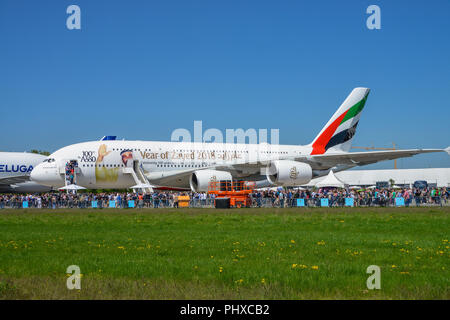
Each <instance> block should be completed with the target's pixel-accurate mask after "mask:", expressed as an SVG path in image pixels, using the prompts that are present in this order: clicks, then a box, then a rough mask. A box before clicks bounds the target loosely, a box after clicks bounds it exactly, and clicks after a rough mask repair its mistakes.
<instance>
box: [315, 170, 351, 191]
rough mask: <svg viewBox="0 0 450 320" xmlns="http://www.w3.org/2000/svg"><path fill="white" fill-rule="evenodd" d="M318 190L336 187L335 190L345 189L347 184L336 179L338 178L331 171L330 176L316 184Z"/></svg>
mask: <svg viewBox="0 0 450 320" xmlns="http://www.w3.org/2000/svg"><path fill="white" fill-rule="evenodd" d="M316 187H317V188H322V187H334V188H344V187H345V183H344V182H342V181H341V180H339V179H338V178H336V176H335V175H334V173H333V170H330V172H329V173H328V175H327V176H326V177H325V179H323V180H322V181H319V182H318V183H316Z"/></svg>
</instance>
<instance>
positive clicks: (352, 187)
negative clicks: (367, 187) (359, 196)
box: [350, 186, 362, 189]
mask: <svg viewBox="0 0 450 320" xmlns="http://www.w3.org/2000/svg"><path fill="white" fill-rule="evenodd" d="M350 189H362V187H361V186H351V187H350Z"/></svg>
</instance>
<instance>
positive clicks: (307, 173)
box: [266, 160, 312, 187]
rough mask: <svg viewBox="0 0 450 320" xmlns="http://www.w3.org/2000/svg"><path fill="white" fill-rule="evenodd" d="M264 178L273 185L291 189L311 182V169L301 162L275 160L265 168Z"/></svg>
mask: <svg viewBox="0 0 450 320" xmlns="http://www.w3.org/2000/svg"><path fill="white" fill-rule="evenodd" d="M266 176H267V180H269V182H270V183H272V184H274V185H282V186H287V187H293V186H298V185H302V184H306V183H308V182H309V181H311V179H312V168H311V166H310V165H309V164H307V163H303V162H297V161H292V160H276V161H272V162H271V163H270V165H269V166H268V167H267V171H266Z"/></svg>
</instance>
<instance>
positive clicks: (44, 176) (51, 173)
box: [30, 163, 64, 187]
mask: <svg viewBox="0 0 450 320" xmlns="http://www.w3.org/2000/svg"><path fill="white" fill-rule="evenodd" d="M43 165H44V163H40V164H38V165H37V166H36V167H35V168H34V169H33V170H32V171H31V173H30V179H31V180H32V181H34V182H36V183H38V184H40V185H43V186H48V187H60V186H63V185H64V179H62V178H61V176H60V175H59V174H58V170H57V167H56V166H48V165H47V167H44V166H43Z"/></svg>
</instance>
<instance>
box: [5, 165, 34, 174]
mask: <svg viewBox="0 0 450 320" xmlns="http://www.w3.org/2000/svg"><path fill="white" fill-rule="evenodd" d="M32 170H33V166H26V165H19V164H17V165H14V164H13V165H11V166H10V165H8V164H0V172H22V173H25V172H31V171H32Z"/></svg>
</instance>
